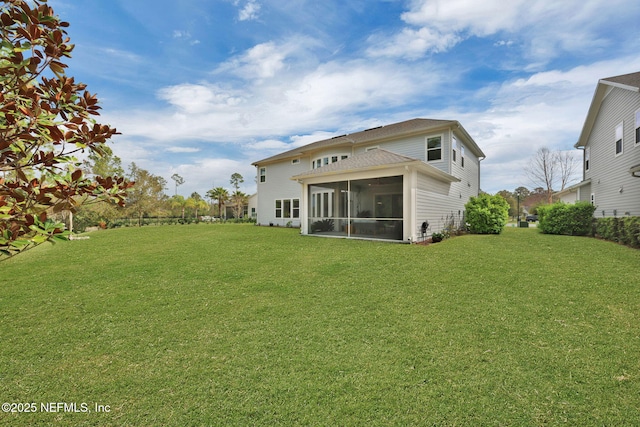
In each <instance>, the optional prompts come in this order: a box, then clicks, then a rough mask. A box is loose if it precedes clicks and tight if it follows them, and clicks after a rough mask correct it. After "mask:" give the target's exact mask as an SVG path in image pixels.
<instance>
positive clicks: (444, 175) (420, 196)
mask: <svg viewBox="0 0 640 427" xmlns="http://www.w3.org/2000/svg"><path fill="white" fill-rule="evenodd" d="M484 157H485V156H484V153H483V152H482V150H481V149H480V148H479V147H478V145H477V144H476V143H475V141H474V140H473V138H471V136H470V135H469V134H468V133H467V131H466V130H465V129H464V128H463V127H462V125H460V123H459V122H457V121H455V120H432V119H413V120H408V121H405V122H400V123H395V124H391V125H387V126H380V127H377V128H373V129H367V130H364V131H361V132H355V133H352V134H348V135H342V136H337V137H334V138H330V139H325V140H322V141H317V142H314V143H311V144H308V145H305V146H303V147H299V148H295V149H293V150H289V151H287V152H284V153H281V154H278V155H275V156H272V157H269V158H266V159H263V160H260V161H257V162H255V163H253V165H254V166H255V167H256V168H257V177H258V179H257V187H258V201H257V223H258V224H259V225H279V226H286V225H290V226H299V227H300V228H301V233H302V234H313V235H321V236H339V237H347V238H365V239H384V240H395V241H403V242H412V241H418V240H421V239H422V238H424V237H425V235H426V234H431V233H433V232H436V231H441V230H442V228H444V227H445V226H446V225H447V224H448V223H449V222H451V221H456V222H457V223H459V222H460V221H462V220H463V218H464V205H465V203H466V202H467V201H468V200H469V198H470V197H471V196H477V195H478V192H479V190H480V161H481V160H482V159H484ZM424 223H428V224H429V227H428V229H427V233H424V232H423V224H424Z"/></svg>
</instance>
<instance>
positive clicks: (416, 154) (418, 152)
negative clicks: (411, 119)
mask: <svg viewBox="0 0 640 427" xmlns="http://www.w3.org/2000/svg"><path fill="white" fill-rule="evenodd" d="M425 141H426V139H425V136H424V135H420V136H414V137H409V138H403V139H398V140H395V141H386V142H382V143H377V144H370V145H364V146H360V147H358V148H356V150H355V153H354V154H358V153H364V152H365V151H366V150H367V148H370V147H378V148H381V149H383V150H387V151H391V152H393V153H397V154H400V155H402V156H407V157H411V158H413V159H419V160H422V161H424V160H425V153H426V146H425V144H426V142H425Z"/></svg>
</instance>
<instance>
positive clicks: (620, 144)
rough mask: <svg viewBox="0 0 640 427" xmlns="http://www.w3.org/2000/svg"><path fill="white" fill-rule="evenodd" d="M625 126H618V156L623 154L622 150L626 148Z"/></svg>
mask: <svg viewBox="0 0 640 427" xmlns="http://www.w3.org/2000/svg"><path fill="white" fill-rule="evenodd" d="M622 135H623V126H622V123H620V124H619V125H618V126H616V156H618V155H620V154H622V150H623V147H624V141H623V137H622Z"/></svg>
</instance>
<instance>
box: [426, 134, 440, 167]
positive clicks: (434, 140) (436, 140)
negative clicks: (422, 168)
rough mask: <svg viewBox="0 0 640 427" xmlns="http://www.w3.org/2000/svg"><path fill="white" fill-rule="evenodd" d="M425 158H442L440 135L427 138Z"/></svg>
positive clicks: (430, 159) (429, 159)
mask: <svg viewBox="0 0 640 427" xmlns="http://www.w3.org/2000/svg"><path fill="white" fill-rule="evenodd" d="M427 160H428V161H433V160H442V137H441V136H434V137H431V138H427Z"/></svg>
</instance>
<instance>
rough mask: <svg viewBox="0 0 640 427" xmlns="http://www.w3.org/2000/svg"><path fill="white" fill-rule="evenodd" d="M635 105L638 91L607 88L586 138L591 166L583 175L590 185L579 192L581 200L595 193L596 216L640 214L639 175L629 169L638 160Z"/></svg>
mask: <svg viewBox="0 0 640 427" xmlns="http://www.w3.org/2000/svg"><path fill="white" fill-rule="evenodd" d="M638 109H640V94H638V93H637V92H633V91H629V90H625V89H620V88H616V87H613V88H611V89H610V90H609V92H608V94H607V95H606V96H605V98H604V99H603V101H602V104H601V106H600V110H599V112H598V115H597V117H596V119H595V122H594V125H593V129H592V131H591V134H590V135H589V138H588V140H587V147H589V148H590V150H591V153H590V167H589V170H588V171H585V174H584V177H585V179H589V178H591V189H590V191H583V192H582V193H581V195H580V199H581V200H587V201H589V200H590V199H591V193H593V194H594V195H595V204H596V206H597V208H596V211H595V216H596V217H610V216H624V215H633V216H640V179H638V178H634V177H632V176H631V174H630V173H629V169H630V168H631V167H632V166H633V165H637V164H639V163H640V145H639V144H635V112H636V111H637V110H638ZM620 123H623V150H622V154H620V155H617V156H616V154H615V144H614V137H615V128H616V126H618V125H619V124H620ZM585 190H586V189H585ZM630 195H632V196H630Z"/></svg>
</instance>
